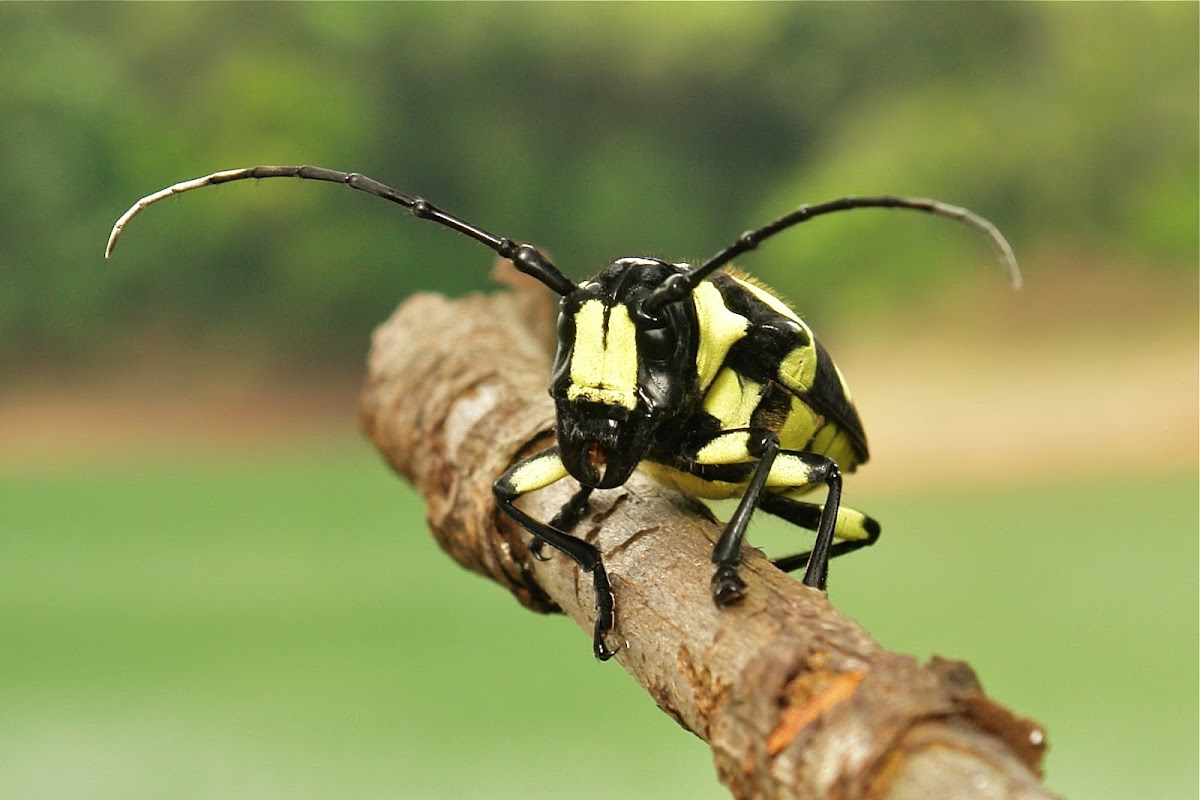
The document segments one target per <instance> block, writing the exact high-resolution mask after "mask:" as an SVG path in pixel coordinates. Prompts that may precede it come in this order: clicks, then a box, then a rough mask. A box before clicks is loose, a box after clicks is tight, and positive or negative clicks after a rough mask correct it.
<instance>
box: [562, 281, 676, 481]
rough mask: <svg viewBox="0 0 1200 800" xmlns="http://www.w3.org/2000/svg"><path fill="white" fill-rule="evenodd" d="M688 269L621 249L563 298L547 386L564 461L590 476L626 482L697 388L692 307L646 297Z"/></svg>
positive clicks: (582, 477) (586, 478) (576, 473)
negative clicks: (653, 303) (622, 254)
mask: <svg viewBox="0 0 1200 800" xmlns="http://www.w3.org/2000/svg"><path fill="white" fill-rule="evenodd" d="M682 269H684V265H675V264H669V263H667V262H665V261H658V260H656V259H644V258H623V259H620V260H619V261H614V262H613V263H612V264H609V265H608V266H607V267H606V268H605V269H604V270H603V271H602V272H601V273H600V274H599V275H597V276H596V277H595V278H593V279H591V280H590V281H587V282H585V283H584V284H582V285H581V286H580V287H579V288H578V289H576V290H575V291H573V292H572V293H570V294H568V295H567V296H565V297H564V298H563V300H562V304H561V312H560V314H559V317H558V353H557V355H556V356H555V360H554V370H553V373H552V376H551V380H550V395H551V397H553V398H554V401H555V407H556V412H557V416H558V445H559V452H560V455H561V456H562V460H563V465H564V466H565V467H566V468H567V471H568V472H570V473H571V475H572V476H573V477H574V478H575V479H576V480H578V481H579V482H580V483H581V484H583V485H584V486H591V487H593V488H597V489H610V488H613V487H614V486H620V485H621V484H623V483H624V482H625V481H626V480H627V479H628V478H629V476H630V474H632V472H633V470H634V468H635V467H636V466H637V465H638V462H640V461H641V460H642V459H643V458H644V457H645V455H646V452H647V451H648V450H649V448H650V446H651V444H652V443H653V441H654V435H655V433H656V431H657V430H658V428H659V426H660V425H661V424H662V423H663V421H665V420H667V419H669V418H671V417H673V416H675V415H676V414H677V413H679V412H680V411H682V410H684V409H685V408H686V407H687V406H688V404H689V402H690V401H691V400H692V399H693V398H694V395H695V383H696V380H695V363H696V345H697V342H696V312H695V309H694V307H693V306H692V304H691V303H689V302H686V301H676V302H671V303H666V304H661V305H659V306H658V307H657V308H655V309H653V310H650V309H649V307H648V306H647V304H646V303H645V300H646V298H647V297H649V296H650V294H651V293H652V292H653V291H654V290H655V289H656V288H658V287H659V286H661V285H662V283H663V281H665V280H666V279H667V278H668V277H670V276H671V275H675V274H678V273H679V272H680V271H681V270H682Z"/></svg>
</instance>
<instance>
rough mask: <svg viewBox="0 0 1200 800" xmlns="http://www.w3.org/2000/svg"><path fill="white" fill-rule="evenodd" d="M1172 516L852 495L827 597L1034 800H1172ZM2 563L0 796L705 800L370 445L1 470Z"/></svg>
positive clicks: (641, 726) (1084, 505)
mask: <svg viewBox="0 0 1200 800" xmlns="http://www.w3.org/2000/svg"><path fill="white" fill-rule="evenodd" d="M851 485H852V484H851ZM850 491H852V489H850ZM1196 499H1197V483H1196V475H1195V474H1194V473H1187V474H1181V473H1175V474H1169V475H1163V476H1144V477H1143V476H1138V477H1134V476H1126V477H1124V478H1121V479H1117V478H1113V479H1111V480H1094V481H1091V482H1064V483H1062V484H1061V485H1057V484H1046V485H1037V486H1032V485H1030V486H1019V485H1018V486H1010V485H1006V486H997V487H995V488H994V489H973V490H961V489H956V490H938V491H933V490H929V491H925V492H922V493H919V494H913V493H911V492H904V493H900V492H896V493H879V492H876V493H875V496H871V497H860V496H857V495H856V496H855V499H854V502H855V504H856V505H857V506H858V507H861V508H863V509H866V510H869V511H870V512H871V513H873V514H875V515H877V516H879V517H880V518H881V519H883V520H885V521H886V523H887V526H886V530H885V538H884V539H883V540H882V541H881V543H880V545H879V546H878V547H877V548H875V549H874V550H873V551H869V552H866V553H862V554H858V555H856V556H855V557H853V558H849V559H844V560H843V561H842V562H840V563H838V564H837V569H836V570H835V574H834V582H833V584H832V592H833V598H834V601H835V602H836V603H838V604H839V605H841V606H842V607H844V608H845V609H846V610H847V611H849V612H850V613H851V614H852V615H854V616H856V617H857V618H858V619H860V620H861V621H862V622H863V623H864V624H865V625H866V626H867V627H868V628H869V629H870V630H871V631H872V632H873V633H874V634H875V635H876V636H877V637H878V638H879V639H880V640H881V641H882V642H883V643H884V644H885V645H886V646H888V647H890V648H893V649H897V650H900V651H904V652H910V653H913V654H915V655H918V656H919V657H921V658H925V657H927V656H928V655H929V654H931V653H938V654H940V655H943V656H946V657H956V658H964V659H966V660H968V661H969V662H970V663H971V664H972V666H974V667H975V668H976V670H977V671H978V672H979V675H980V677H981V679H982V681H983V683H984V685H985V687H986V688H987V690H988V691H989V692H990V693H992V694H993V695H994V696H995V697H996V698H998V699H999V700H1000V701H1002V702H1004V703H1006V704H1010V705H1011V706H1012V707H1013V708H1014V709H1015V710H1016V711H1018V712H1019V713H1023V714H1027V715H1029V716H1032V717H1034V718H1036V719H1038V720H1039V721H1041V722H1042V723H1044V724H1045V725H1046V726H1047V728H1048V730H1049V736H1050V744H1051V750H1050V754H1049V759H1048V782H1049V785H1050V786H1051V787H1052V788H1053V789H1055V790H1056V791H1059V792H1062V793H1064V794H1066V795H1067V796H1076V797H1093V798H1102V797H1112V798H1120V797H1129V796H1142V797H1155V798H1170V797H1179V798H1184V797H1194V796H1196V790H1197V786H1196V770H1195V765H1196V762H1195V758H1196V751H1197V734H1196V731H1197V687H1196V674H1197V672H1196V669H1197V665H1196V662H1197V605H1196V585H1197V581H1196V563H1197V544H1196V527H1197V517H1196V513H1197V512H1196V507H1197V503H1196ZM752 538H753V540H754V541H755V542H756V543H759V544H764V543H766V544H768V545H769V546H770V547H772V548H779V549H783V548H786V547H788V544H787V542H789V541H790V540H791V539H792V538H793V535H792V534H790V533H789V532H787V531H786V530H784V529H780V528H777V527H773V526H772V525H770V524H769V523H767V522H761V523H760V524H759V526H758V527H756V528H755V529H754V531H753V532H752ZM0 552H2V553H3V558H0V641H3V648H2V650H0V709H3V711H2V712H0V797H5V798H38V799H39V800H40V799H41V798H79V797H88V798H122V799H123V800H129V799H132V798H161V797H171V798H208V797H256V798H270V797H288V798H309V797H313V798H316V797H329V796H340V797H354V798H360V797H361V798H372V797H408V796H413V797H503V796H521V797H533V798H536V797H563V796H570V797H573V798H591V797H597V798H598V797H601V796H604V797H608V796H611V795H613V793H614V792H615V793H618V794H620V795H621V796H625V797H683V796H688V797H714V798H715V797H724V796H727V795H726V793H725V791H724V789H722V788H721V787H720V786H719V785H718V784H717V783H716V782H715V779H714V777H713V769H712V765H711V763H710V760H709V757H708V752H707V749H706V748H705V747H704V746H703V745H702V744H701V743H700V742H699V741H698V740H696V739H694V738H693V737H691V736H689V735H687V734H685V733H683V732H681V731H680V730H678V729H677V728H676V726H675V725H674V724H673V723H671V722H670V721H669V719H668V718H667V717H665V716H664V715H662V714H660V713H659V712H658V711H657V710H656V709H655V708H654V706H653V703H652V702H651V701H650V699H649V698H648V697H647V696H646V695H645V694H644V693H642V692H641V690H639V689H637V688H636V687H635V686H633V685H632V684H631V682H630V681H629V680H628V679H627V678H626V677H625V675H624V673H623V672H622V671H621V670H620V669H619V668H617V667H615V666H613V665H600V664H597V663H596V662H594V661H593V660H592V658H591V655H590V652H589V649H588V647H587V641H586V637H584V636H583V635H581V634H579V633H578V632H576V631H575V629H574V627H573V626H572V625H571V624H570V623H569V622H567V621H566V620H564V619H562V618H547V617H541V616H538V615H534V614H530V613H528V612H526V611H524V610H522V609H520V608H519V607H518V606H517V604H516V603H515V602H514V601H512V600H511V599H509V598H508V597H507V596H506V595H504V594H503V593H502V592H501V591H500V590H499V589H498V588H496V587H494V586H492V585H490V584H488V583H487V582H485V581H483V580H481V579H479V578H476V577H474V576H471V575H469V574H467V573H465V572H463V571H462V570H461V569H459V568H458V567H456V566H455V565H454V564H453V563H452V562H450V561H449V559H447V558H446V557H445V556H443V555H442V554H441V553H440V552H439V551H438V549H437V547H436V545H435V543H434V542H433V540H432V539H431V538H430V536H429V534H428V532H427V531H426V530H425V528H424V524H423V512H422V509H421V506H420V503H419V500H418V499H417V498H416V497H415V496H414V494H413V493H412V491H411V490H410V489H408V488H407V486H405V485H404V484H403V483H402V482H400V481H399V480H397V479H396V478H395V477H394V476H393V475H392V474H391V473H390V472H389V471H388V469H387V468H386V467H385V466H384V465H383V464H382V463H381V462H380V460H379V459H378V458H377V457H376V456H375V455H374V454H373V453H372V452H371V450H370V448H369V446H368V445H366V444H365V443H361V442H357V441H334V442H331V443H324V444H313V445H311V446H307V445H306V446H303V447H293V448H290V449H279V448H277V447H276V448H273V449H272V448H263V449H261V450H260V451H255V452H251V453H246V454H242V455H239V456H237V457H231V458H219V457H212V456H210V457H196V458H193V459H189V460H182V459H169V458H164V457H155V458H153V459H142V458H138V457H136V456H128V457H126V458H125V459H123V460H122V461H121V462H119V463H117V462H108V461H105V462H93V463H89V464H81V465H76V466H65V465H62V466H55V467H46V468H43V469H40V470H39V471H36V472H34V471H31V470H28V469H25V470H21V471H10V472H9V473H8V474H4V475H0Z"/></svg>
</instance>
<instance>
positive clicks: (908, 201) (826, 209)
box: [646, 195, 1021, 309]
mask: <svg viewBox="0 0 1200 800" xmlns="http://www.w3.org/2000/svg"><path fill="white" fill-rule="evenodd" d="M856 208H903V209H910V210H913V211H924V212H926V213H929V214H935V215H937V216H941V217H949V218H951V219H955V220H958V221H959V222H963V223H966V224H967V225H970V226H971V227H972V228H975V229H976V230H977V231H979V232H981V233H982V234H983V235H984V236H986V237H988V239H989V240H990V241H991V243H992V245H993V246H994V247H995V248H996V252H997V253H998V254H999V256H1000V262H1001V263H1002V264H1003V265H1004V268H1005V270H1007V271H1008V277H1009V280H1010V281H1011V282H1012V286H1013V288H1014V289H1020V288H1021V270H1020V268H1019V267H1018V266H1017V258H1016V256H1015V255H1014V254H1013V251H1012V247H1011V246H1010V245H1009V243H1008V240H1007V239H1005V238H1004V234H1002V233H1000V230H999V229H998V228H997V227H996V226H995V225H993V224H992V223H991V222H989V221H988V220H986V219H984V218H983V217H981V216H979V215H978V214H976V213H975V212H973V211H970V210H968V209H965V208H960V207H959V206H952V205H949V204H948V203H943V202H941V201H938V200H929V199H926V198H923V197H893V196H890V195H885V196H882V197H843V198H841V199H839V200H830V201H828V202H826V203H819V204H817V205H803V206H800V207H799V208H797V209H796V210H795V211H792V212H791V213H789V214H785V215H784V216H782V217H780V218H779V219H777V220H775V221H774V222H772V223H770V224H768V225H764V226H763V227H761V228H755V229H754V230H750V231H746V232H745V233H743V234H742V235H741V236H739V237H738V238H737V241H735V242H734V243H733V244H731V245H729V246H728V247H726V248H725V249H723V250H721V251H719V252H718V253H717V254H716V255H714V256H713V257H712V258H710V259H708V260H707V261H705V262H704V263H703V264H700V265H699V266H697V267H693V268H692V269H691V270H690V271H688V272H683V273H680V274H678V275H672V276H671V277H670V278H668V279H667V280H666V281H665V282H664V283H663V285H662V286H661V287H659V288H658V289H656V290H655V291H654V292H653V293H652V294H651V295H650V296H649V297H648V298H646V306H647V308H648V309H655V308H659V307H661V306H662V305H664V304H666V303H671V302H674V301H676V300H680V299H682V298H684V297H686V296H687V295H688V294H690V293H691V292H692V290H693V289H695V288H696V286H697V285H699V284H700V282H701V281H703V280H704V279H705V278H706V277H708V276H709V275H710V274H712V273H713V272H714V271H715V270H718V269H720V268H721V267H723V266H725V265H726V264H728V263H729V262H730V261H732V260H733V259H735V258H737V257H738V256H740V255H741V254H743V253H746V252H749V251H751V250H753V249H754V248H756V247H758V246H759V245H760V244H762V243H763V242H764V241H765V240H767V239H769V238H771V237H772V236H774V235H775V234H777V233H780V232H782V231H785V230H787V229H788V228H790V227H792V226H793V225H799V224H800V223H801V222H807V221H808V220H810V219H812V218H814V217H819V216H822V215H824V214H833V213H836V212H839V211H851V210H853V209H856Z"/></svg>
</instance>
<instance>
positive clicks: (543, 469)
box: [509, 451, 567, 494]
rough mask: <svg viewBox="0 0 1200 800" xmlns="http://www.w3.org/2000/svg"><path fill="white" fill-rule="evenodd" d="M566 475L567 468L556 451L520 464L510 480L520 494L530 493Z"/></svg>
mask: <svg viewBox="0 0 1200 800" xmlns="http://www.w3.org/2000/svg"><path fill="white" fill-rule="evenodd" d="M565 477H567V468H566V467H564V466H563V463H562V459H561V458H560V457H559V455H558V453H557V452H556V451H555V452H547V453H542V454H541V455H537V456H534V457H533V458H532V459H530V460H529V461H527V462H525V463H524V464H522V465H521V466H519V467H518V468H517V469H516V471H514V472H513V474H512V475H511V476H510V477H509V481H510V482H511V483H512V486H513V489H515V490H516V492H517V493H518V494H528V493H529V492H535V491H537V490H538V489H541V488H542V487H543V486H549V485H550V484H552V483H554V482H555V481H558V480H562V479H563V478H565Z"/></svg>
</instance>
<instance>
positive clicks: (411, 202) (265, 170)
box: [104, 166, 575, 295]
mask: <svg viewBox="0 0 1200 800" xmlns="http://www.w3.org/2000/svg"><path fill="white" fill-rule="evenodd" d="M248 178H302V179H304V180H314V181H327V182H329V183H341V184H345V185H346V186H349V187H350V188H351V189H357V190H358V191H360V192H366V193H367V194H370V195H374V196H376V197H382V198H383V199H384V200H388V201H390V202H393V203H398V204H399V205H402V206H404V207H405V208H407V209H408V210H409V211H411V212H412V214H413V216H415V217H416V218H417V219H423V220H428V221H430V222H436V223H437V224H439V225H442V226H444V227H447V228H449V229H450V230H452V231H455V232H457V233H460V234H462V235H463V236H466V237H468V238H471V239H474V240H475V241H477V242H479V243H480V244H483V245H484V246H485V247H488V248H490V249H491V250H492V251H494V252H495V253H496V254H497V255H499V256H500V257H502V258H507V259H509V260H511V261H512V262H513V264H515V265H516V267H517V269H519V270H520V271H521V272H524V273H526V274H528V275H531V276H533V277H534V278H537V279H538V280H539V281H541V282H542V283H544V284H545V285H546V286H548V287H550V288H551V289H552V290H553V291H555V292H557V293H558V294H560V295H566V294H570V293H571V292H573V291H574V290H575V284H574V282H572V281H571V279H570V278H568V277H567V276H565V275H563V274H562V273H561V272H559V271H558V269H557V268H556V267H555V266H554V265H553V264H551V263H550V260H549V259H547V258H546V257H545V256H544V255H543V254H542V253H541V251H539V250H538V249H537V248H536V247H534V246H533V245H530V244H518V243H516V242H513V241H512V240H511V239H505V238H503V237H500V236H495V235H493V234H491V233H488V232H487V231H485V230H483V229H482V228H478V227H476V226H474V225H472V224H471V223H469V222H466V221H465V220H462V219H459V218H458V217H456V216H454V215H453V214H448V213H446V212H445V211H442V210H441V209H440V208H438V207H437V206H435V205H433V204H432V203H430V202H429V201H428V200H424V199H422V198H420V197H413V196H412V195H408V194H405V193H403V192H400V191H397V190H395V189H393V188H392V187H390V186H387V185H385V184H382V183H380V182H379V181H377V180H373V179H371V178H368V177H366V176H365V175H360V174H358V173H357V172H338V171H336V170H332V169H325V168H323V167H311V166H295V167H276V166H261V167H246V168H244V169H229V170H223V171H221V172H214V173H213V174H211V175H205V176H204V177H202V178H194V179H192V180H190V181H183V182H182V183H176V184H175V185H173V186H168V187H167V188H165V189H162V190H160V191H157V192H154V193H153V194H148V195H146V196H145V197H143V198H142V199H141V200H138V201H137V202H136V203H134V204H133V205H132V206H130V208H129V210H128V211H126V212H125V213H124V214H122V215H121V218H120V219H118V220H117V222H116V224H115V225H113V229H112V233H110V234H109V236H108V245H107V246H106V247H105V248H104V257H105V258H109V257H110V256H111V255H112V252H113V248H115V247H116V246H117V239H118V237H120V235H121V232H122V231H123V230H124V229H125V226H126V225H128V224H129V221H130V220H132V219H133V218H134V217H136V216H137V215H138V214H140V213H141V212H142V211H143V210H144V209H145V208H147V207H148V206H151V205H154V204H155V203H157V202H158V201H159V200H163V199H166V198H168V197H172V196H174V195H177V194H183V193H184V192H190V191H192V190H193V189H202V188H204V187H205V186H215V185H217V184H219V183H228V182H229V181H240V180H246V179H248Z"/></svg>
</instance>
